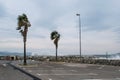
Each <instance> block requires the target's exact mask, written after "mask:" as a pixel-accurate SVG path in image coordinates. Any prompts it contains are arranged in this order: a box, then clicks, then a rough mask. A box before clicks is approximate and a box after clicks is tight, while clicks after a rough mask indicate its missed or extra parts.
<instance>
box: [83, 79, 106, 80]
mask: <svg viewBox="0 0 120 80" xmlns="http://www.w3.org/2000/svg"><path fill="white" fill-rule="evenodd" d="M83 80H105V79H83Z"/></svg>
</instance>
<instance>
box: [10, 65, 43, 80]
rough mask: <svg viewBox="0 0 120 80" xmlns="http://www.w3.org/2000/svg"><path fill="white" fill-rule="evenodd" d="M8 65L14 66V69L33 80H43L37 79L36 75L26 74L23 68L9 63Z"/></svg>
mask: <svg viewBox="0 0 120 80" xmlns="http://www.w3.org/2000/svg"><path fill="white" fill-rule="evenodd" d="M8 65H10V66H12V67H13V68H14V69H17V70H19V71H21V72H22V73H24V74H26V75H28V76H30V77H31V78H33V80H42V79H40V78H38V77H36V76H34V75H32V74H30V73H28V72H26V71H25V70H23V69H21V68H19V67H16V66H15V65H13V64H11V63H8Z"/></svg>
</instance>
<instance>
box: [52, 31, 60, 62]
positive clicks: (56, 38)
mask: <svg viewBox="0 0 120 80" xmlns="http://www.w3.org/2000/svg"><path fill="white" fill-rule="evenodd" d="M50 38H51V40H54V44H55V47H56V61H57V49H58V41H59V39H60V34H59V33H58V32H57V31H53V32H51V37H50Z"/></svg>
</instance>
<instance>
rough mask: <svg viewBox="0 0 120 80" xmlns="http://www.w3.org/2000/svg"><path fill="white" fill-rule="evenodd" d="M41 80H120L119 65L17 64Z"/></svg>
mask: <svg viewBox="0 0 120 80" xmlns="http://www.w3.org/2000/svg"><path fill="white" fill-rule="evenodd" d="M19 67H21V68H22V69H24V70H25V71H27V72H29V73H30V74H33V75H35V76H37V77H39V78H40V79H42V80H120V67H119V66H107V65H93V64H80V63H63V62H37V63H36V65H28V66H19Z"/></svg>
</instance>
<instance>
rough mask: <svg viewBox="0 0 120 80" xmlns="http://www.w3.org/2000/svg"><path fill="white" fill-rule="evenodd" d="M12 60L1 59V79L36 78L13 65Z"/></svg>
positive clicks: (27, 79) (30, 79)
mask: <svg viewBox="0 0 120 80" xmlns="http://www.w3.org/2000/svg"><path fill="white" fill-rule="evenodd" d="M8 63H10V61H1V60H0V80H35V79H34V78H33V77H31V76H28V75H26V74H25V73H23V72H21V71H19V70H18V69H16V68H14V67H11V66H10V65H9V64H8Z"/></svg>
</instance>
